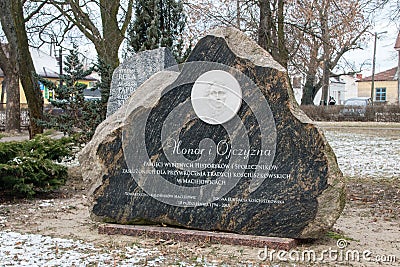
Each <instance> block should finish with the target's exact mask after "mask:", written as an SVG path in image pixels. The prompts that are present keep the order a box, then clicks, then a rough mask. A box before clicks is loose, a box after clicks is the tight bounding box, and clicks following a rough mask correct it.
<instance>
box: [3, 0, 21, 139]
mask: <svg viewBox="0 0 400 267" xmlns="http://www.w3.org/2000/svg"><path fill="white" fill-rule="evenodd" d="M0 8H1V9H3V3H2V2H0ZM5 9H7V7H6V8H5ZM0 21H1V25H2V29H3V31H4V32H5V33H7V34H10V31H11V32H12V31H13V27H12V26H11V27H10V25H8V24H7V23H8V21H9V20H7V19H6V17H5V15H4V14H1V15H0ZM10 39H11V41H10V43H13V42H14V43H15V38H14V41H13V39H12V38H10ZM0 67H1V69H2V70H3V73H4V80H3V83H2V92H1V93H2V95H1V102H2V103H4V100H5V99H4V94H5V93H6V94H7V99H6V121H5V130H6V132H20V131H21V109H20V87H19V76H18V60H17V51H16V49H15V47H13V46H12V45H10V44H3V45H1V47H0Z"/></svg>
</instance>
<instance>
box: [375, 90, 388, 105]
mask: <svg viewBox="0 0 400 267" xmlns="http://www.w3.org/2000/svg"><path fill="white" fill-rule="evenodd" d="M375 101H378V102H384V101H386V88H376V93H375Z"/></svg>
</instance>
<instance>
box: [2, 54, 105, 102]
mask: <svg viewBox="0 0 400 267" xmlns="http://www.w3.org/2000/svg"><path fill="white" fill-rule="evenodd" d="M30 52H31V56H32V60H33V64H34V66H35V70H36V73H37V74H39V75H40V76H42V77H44V78H46V79H48V80H50V81H52V82H54V83H56V84H58V82H59V69H60V67H59V65H58V62H57V60H56V58H54V57H51V56H50V55H48V54H46V53H44V52H43V51H40V50H39V49H35V48H31V49H30ZM3 79H4V73H3V71H2V70H1V69H0V83H2V82H3ZM97 81H98V80H97V79H96V78H95V77H94V76H92V75H90V76H87V77H85V79H84V80H82V81H80V82H81V83H84V84H86V85H87V86H88V88H92V87H93V86H94V85H95V84H96V82H97ZM0 89H1V90H0V91H1V92H2V94H3V95H4V101H6V99H7V98H6V92H3V87H2V86H1V88H0ZM40 89H41V91H42V93H43V98H44V103H45V104H48V103H49V102H50V101H49V100H51V99H53V98H54V92H52V91H51V90H49V89H48V88H46V87H45V86H43V84H40ZM20 90H21V97H20V102H21V104H26V103H27V101H26V97H25V94H24V91H23V89H22V86H21V85H20ZM90 94H93V93H90Z"/></svg>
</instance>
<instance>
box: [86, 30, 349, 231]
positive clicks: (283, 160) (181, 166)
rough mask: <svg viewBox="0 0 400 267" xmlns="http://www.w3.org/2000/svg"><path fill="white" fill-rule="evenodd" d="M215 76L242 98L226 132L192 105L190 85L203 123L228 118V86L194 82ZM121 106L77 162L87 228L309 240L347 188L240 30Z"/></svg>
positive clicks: (269, 65)
mask: <svg viewBox="0 0 400 267" xmlns="http://www.w3.org/2000/svg"><path fill="white" fill-rule="evenodd" d="M213 71H219V72H216V73H225V74H226V73H229V74H230V75H232V76H233V77H234V79H236V80H237V82H238V83H239V84H240V88H241V92H242V93H241V95H240V97H241V98H242V100H243V101H242V103H241V106H240V108H239V110H238V111H237V114H236V116H234V117H233V118H232V119H231V120H229V121H227V122H224V123H223V124H218V123H216V124H213V123H208V122H207V121H205V120H202V119H201V118H200V117H199V116H197V114H196V112H195V110H194V109H193V107H192V106H193V103H194V101H196V99H193V95H192V94H191V93H192V88H193V87H194V85H195V84H196V83H198V84H205V86H204V100H205V101H204V102H197V104H198V103H203V105H204V108H203V111H205V113H206V115H207V116H209V117H210V118H211V119H214V118H216V120H217V121H218V118H219V116H220V115H221V114H220V113H223V112H225V111H226V109H229V108H230V106H229V103H228V104H227V105H226V104H225V103H224V101H225V99H224V96H226V93H225V92H224V90H225V89H227V90H229V86H228V85H227V84H229V83H230V81H229V79H228V80H226V79H223V80H219V79H220V76H218V75H211V76H212V79H211V80H206V81H202V80H201V81H199V79H200V77H203V76H202V75H203V74H206V73H210V72H213ZM215 85H218V86H215ZM200 90H201V89H200ZM199 99H200V100H201V101H203V99H202V96H201V97H199ZM126 103H127V104H126V105H124V106H123V108H121V109H120V110H118V111H117V112H116V113H115V114H113V115H112V116H110V117H109V118H108V119H107V120H106V121H105V122H103V123H102V124H101V125H100V126H99V127H98V129H97V130H96V134H95V136H94V138H93V139H92V141H91V142H90V143H89V144H88V145H87V146H86V147H85V149H84V150H83V151H82V153H81V155H80V157H79V159H80V162H81V166H82V172H83V177H84V178H85V179H87V181H88V183H89V184H90V190H89V195H90V197H91V199H92V206H91V210H92V216H93V218H95V219H97V220H101V221H105V222H114V223H119V224H160V225H161V224H163V225H170V226H178V227H184V228H190V229H197V230H206V231H221V232H232V233H238V234H244V235H258V236H273V237H289V238H317V237H319V236H321V235H322V234H323V233H324V232H326V231H327V230H328V229H330V228H331V227H332V225H333V224H334V223H335V221H336V220H337V218H338V217H339V215H340V213H341V211H342V209H343V207H344V199H345V197H344V183H343V179H342V174H341V172H340V170H339V168H338V166H337V162H336V157H335V155H334V153H333V152H332V149H331V148H330V146H329V144H328V143H327V142H326V140H325V137H324V136H323V134H322V132H321V131H320V130H319V129H318V128H317V127H315V126H314V125H313V124H312V122H311V121H310V120H309V119H308V118H307V117H306V116H305V115H304V113H302V112H301V110H300V109H299V107H298V106H297V104H296V102H295V100H294V97H293V93H292V91H291V90H290V89H289V87H288V81H287V77H286V74H285V70H284V68H282V67H281V66H280V65H279V64H278V63H276V62H275V61H274V60H273V59H272V57H271V56H270V55H269V54H268V53H267V52H266V51H265V50H263V49H262V48H261V47H259V46H258V45H257V44H256V43H254V42H253V41H251V40H250V39H249V38H248V37H247V36H245V35H244V34H242V33H241V32H240V31H237V30H235V29H232V28H224V29H219V30H216V31H215V32H214V33H211V34H210V35H208V36H206V37H204V38H203V39H201V40H200V41H199V43H198V44H197V45H196V47H195V48H194V50H193V52H192V53H191V55H190V56H189V58H188V60H187V62H186V63H185V65H184V66H183V68H182V70H181V72H180V73H175V72H159V73H157V74H155V75H153V76H152V77H151V78H150V79H149V80H147V81H146V82H145V83H144V84H143V85H142V86H140V87H139V88H138V89H137V90H136V91H135V93H134V94H132V96H131V98H130V99H129V100H128V101H127V102H126ZM207 105H208V106H207ZM207 109H209V111H208V110H207ZM228 111H230V110H228ZM207 112H208V113H207Z"/></svg>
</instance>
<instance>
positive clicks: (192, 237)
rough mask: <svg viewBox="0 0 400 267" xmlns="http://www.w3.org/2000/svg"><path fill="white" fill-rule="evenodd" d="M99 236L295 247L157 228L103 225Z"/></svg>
mask: <svg viewBox="0 0 400 267" xmlns="http://www.w3.org/2000/svg"><path fill="white" fill-rule="evenodd" d="M99 233H100V234H109V235H129V236H145V237H148V238H159V239H165V240H168V239H173V240H176V241H182V242H196V243H197V242H202V243H211V244H223V245H240V246H250V247H254V248H263V247H268V248H270V249H282V250H286V251H288V250H290V249H291V248H293V247H295V246H296V243H297V242H296V240H295V239H292V238H279V237H266V236H252V235H238V234H233V233H223V232H209V231H197V230H187V229H177V228H170V227H159V226H141V225H120V224H105V225H101V226H100V227H99Z"/></svg>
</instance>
